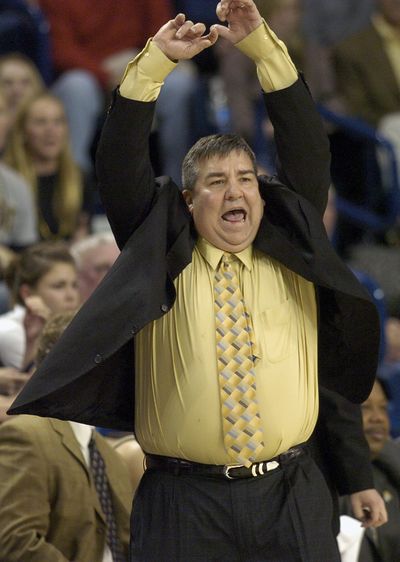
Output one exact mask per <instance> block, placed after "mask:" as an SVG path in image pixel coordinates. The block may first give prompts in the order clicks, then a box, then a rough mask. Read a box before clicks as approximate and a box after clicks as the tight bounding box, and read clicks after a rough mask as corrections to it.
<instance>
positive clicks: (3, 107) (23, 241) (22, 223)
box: [0, 88, 38, 250]
mask: <svg viewBox="0 0 400 562" xmlns="http://www.w3.org/2000/svg"><path fill="white" fill-rule="evenodd" d="M10 125H11V116H10V111H9V109H8V106H7V102H6V98H5V96H4V93H3V92H2V90H1V88H0V245H4V246H7V247H9V248H11V249H13V250H21V249H23V248H25V247H26V246H29V245H31V244H33V243H34V242H37V240H38V231H37V220H36V212H35V208H34V204H33V197H32V191H31V189H30V188H29V186H28V184H27V183H26V181H25V180H24V179H23V178H22V177H21V176H20V175H19V174H17V173H16V172H15V171H14V170H13V169H12V168H10V167H9V166H7V165H6V164H4V163H3V162H2V161H1V154H2V153H3V151H4V148H5V146H6V141H7V136H8V132H9V128H10Z"/></svg>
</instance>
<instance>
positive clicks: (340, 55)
mask: <svg viewBox="0 0 400 562" xmlns="http://www.w3.org/2000/svg"><path fill="white" fill-rule="evenodd" d="M334 60H335V69H336V79H337V84H338V89H339V92H340V93H341V94H342V95H343V98H344V101H345V103H346V107H347V109H348V111H349V112H350V113H351V114H352V115H354V116H356V117H360V118H362V119H364V120H365V121H367V122H368V123H369V124H371V125H372V126H374V127H377V126H378V125H379V123H380V121H381V119H382V118H383V117H385V116H387V115H388V114H391V113H395V112H400V63H399V61H400V4H399V2H398V1H397V0H378V1H377V10H376V12H375V13H374V14H373V15H372V18H371V20H370V22H369V24H368V25H367V26H366V27H365V28H364V29H362V30H361V31H359V32H358V33H357V34H354V35H351V36H350V37H348V38H347V39H345V40H344V41H343V42H341V43H340V44H339V45H338V46H337V47H336V49H335V50H334Z"/></svg>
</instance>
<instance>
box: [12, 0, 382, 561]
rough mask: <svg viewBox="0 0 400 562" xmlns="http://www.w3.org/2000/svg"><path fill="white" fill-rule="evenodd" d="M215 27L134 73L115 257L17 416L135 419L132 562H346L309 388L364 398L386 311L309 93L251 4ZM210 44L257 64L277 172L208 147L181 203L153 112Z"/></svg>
mask: <svg viewBox="0 0 400 562" xmlns="http://www.w3.org/2000/svg"><path fill="white" fill-rule="evenodd" d="M217 14H218V16H219V18H220V20H221V21H225V20H226V21H227V23H228V27H224V26H222V25H216V26H213V27H212V28H211V30H210V33H209V34H208V35H204V26H203V25H202V24H196V25H194V24H193V23H192V22H190V21H185V17H184V16H183V15H182V14H180V15H178V16H177V17H176V18H175V19H174V20H171V21H170V22H168V23H167V24H166V25H165V26H163V27H162V28H161V29H160V30H159V32H158V33H157V34H156V35H155V36H154V38H153V40H152V41H150V42H149V43H148V44H147V46H146V48H145V50H144V51H143V52H142V54H141V55H140V56H139V57H138V58H137V59H135V61H134V62H133V63H131V64H130V65H129V67H128V69H127V71H126V73H125V75H124V78H123V80H122V83H121V87H120V91H119V93H117V94H116V97H115V99H114V102H113V105H112V107H111V109H110V112H109V116H108V120H107V124H106V126H105V128H104V130H103V134H102V139H101V141H100V146H99V151H98V174H99V179H100V189H101V192H102V197H103V201H104V204H105V207H106V209H107V212H108V216H109V220H110V223H111V226H112V228H113V231H114V234H115V236H116V240H117V242H118V244H119V246H120V247H121V248H122V253H121V255H120V257H119V258H118V259H117V261H116V263H115V265H114V267H113V268H112V270H111V271H110V272H109V274H108V275H107V276H106V277H105V279H104V280H103V282H102V283H101V285H100V286H99V288H98V289H97V291H96V292H95V293H94V295H93V296H92V298H91V299H89V301H88V303H87V305H86V306H84V307H83V308H82V309H81V311H80V312H79V313H78V316H77V318H76V320H75V321H74V322H73V323H72V324H71V326H70V327H69V329H67V331H66V332H65V334H64V337H63V338H62V339H61V340H60V342H59V344H58V346H57V349H56V350H55V352H54V353H53V354H52V355H51V356H50V357H49V358H48V360H47V361H46V362H45V363H44V364H43V366H42V369H41V370H40V371H39V372H38V373H37V374H36V376H35V377H34V379H32V380H31V382H30V383H29V384H28V385H27V386H26V387H25V389H24V391H23V393H22V394H21V395H20V396H19V398H18V400H17V401H16V403H15V405H14V408H13V409H12V410H11V413H20V412H27V411H29V412H31V411H33V412H35V413H37V414H39V415H55V416H57V417H61V418H64V417H68V418H70V419H77V420H78V419H79V420H80V421H86V422H89V420H91V421H90V423H93V421H94V420H95V423H96V424H98V425H102V426H108V427H117V428H119V429H131V428H132V425H133V423H132V422H133V419H134V421H135V424H134V425H135V435H136V437H137V439H138V441H139V443H140V445H141V446H142V448H143V449H144V450H145V451H146V453H147V456H146V462H147V468H148V470H147V471H146V473H145V475H144V477H143V479H142V481H141V484H140V486H139V489H138V492H137V496H136V500H135V506H134V512H133V518H132V538H131V542H132V545H131V559H132V560H141V561H143V560H146V561H147V560H182V561H190V560H212V559H218V560H239V559H245V560H248V561H250V560H263V561H272V560H273V561H274V562H276V561H277V560H284V561H285V562H289V561H293V562H294V561H300V560H302V561H303V562H306V561H307V562H321V560H324V561H326V562H335V561H337V560H338V552H337V547H336V543H335V540H334V537H333V533H331V531H330V522H331V521H330V519H331V501H330V497H329V493H328V490H327V487H326V484H325V481H324V479H323V478H322V477H321V474H320V473H319V471H318V469H317V468H316V466H315V464H314V461H313V460H312V459H311V457H310V456H309V455H308V453H307V449H306V447H304V446H303V445H302V444H303V442H305V441H307V440H308V438H309V437H310V435H311V433H312V432H313V429H314V426H315V422H316V418H317V414H318V380H317V378H318V377H317V373H318V375H319V379H320V384H322V385H323V386H325V387H327V388H328V389H331V390H332V391H334V392H338V393H340V394H342V395H343V396H344V397H346V398H347V399H350V400H352V401H354V402H360V401H362V400H364V399H365V397H366V396H367V395H368V393H369V391H370V387H371V385H372V381H373V377H374V370H373V369H371V365H374V366H375V364H376V355H377V349H378V340H379V337H378V333H379V326H378V320H377V314H376V310H375V308H374V306H373V305H372V303H371V301H370V299H369V297H368V295H367V294H366V293H365V291H364V290H363V289H362V288H361V287H360V285H359V284H358V282H357V281H356V280H355V278H354V277H353V276H352V275H351V273H350V272H349V271H348V269H347V268H346V267H345V266H344V265H343V264H342V262H341V261H340V260H339V259H338V257H337V256H336V254H335V252H334V251H333V250H332V248H331V246H330V244H329V242H328V240H327V238H326V233H325V230H324V227H323V225H322V214H323V210H324V207H325V204H326V199H327V190H328V186H329V151H328V143H327V139H326V136H325V134H324V131H323V129H322V125H321V122H320V119H319V116H318V114H317V112H316V111H315V108H314V105H313V103H312V100H311V97H310V95H309V93H308V91H307V88H306V87H305V85H304V83H303V81H302V79H301V78H299V77H298V75H297V71H296V69H295V67H294V65H293V64H292V62H291V60H290V59H289V57H288V55H287V52H286V49H285V47H284V45H283V44H282V43H281V42H279V41H278V40H277V38H276V37H275V35H274V34H273V33H272V32H271V31H270V30H269V28H268V27H267V26H266V24H265V23H264V22H263V21H262V20H261V18H260V15H259V12H258V10H257V9H256V7H255V4H254V2H253V1H252V0H243V1H241V2H239V1H237V0H222V1H221V2H220V3H219V4H218V6H217ZM218 35H220V36H222V37H224V38H225V39H227V40H228V41H230V42H231V43H233V44H235V45H237V46H238V48H240V49H241V50H242V51H243V52H245V53H246V54H247V56H250V58H252V59H253V60H255V61H256V63H257V70H258V73H259V79H260V83H261V85H262V87H263V90H264V92H265V96H264V97H265V102H266V105H267V109H268V113H269V115H270V118H271V121H272V123H273V125H274V128H275V134H276V141H277V147H278V151H279V157H280V162H281V165H280V166H279V172H278V176H277V177H275V178H266V177H260V178H257V176H256V173H255V169H256V168H255V162H254V156H253V154H252V152H251V150H250V148H249V147H248V145H247V144H246V143H245V142H244V141H243V140H242V139H241V138H239V137H237V136H235V135H228V136H224V135H223V136H218V135H217V136H213V137H208V138H206V139H201V140H200V141H199V142H198V143H196V145H195V146H194V147H193V148H192V149H191V151H190V152H189V154H188V155H187V156H186V158H185V162H184V166H183V185H184V188H185V189H184V191H183V194H181V193H180V192H179V190H178V189H177V188H176V186H175V185H174V184H173V183H172V182H171V180H170V179H169V178H165V177H163V178H160V179H157V180H154V177H153V173H152V170H151V166H150V163H149V157H148V142H147V141H148V136H149V132H150V129H151V122H152V117H153V112H154V106H155V103H154V102H155V100H156V98H157V95H158V91H159V89H160V87H161V85H162V82H163V79H164V77H165V75H166V74H168V72H169V71H170V70H172V69H173V67H174V65H175V63H174V62H173V61H176V60H180V59H184V58H191V57H193V56H194V55H195V54H197V53H198V52H200V51H201V50H202V49H204V48H207V47H209V46H210V45H212V44H214V43H215V41H216V40H217V36H218ZM235 256H237V258H236V257H235ZM225 294H231V295H233V296H232V298H228V299H227V300H226V299H225V298H224V297H225ZM317 302H318V315H317ZM232 319H234V320H232ZM225 321H226V325H227V326H228V330H226V329H225V326H223V325H222V324H224V323H225ZM232 322H233V325H232ZM239 324H240V325H241V326H240V328H239ZM229 327H232V328H233V329H232V330H229ZM234 332H236V335H234ZM132 336H134V344H132ZM225 337H227V338H228V340H229V339H230V340H231V341H230V343H227V342H226V341H225ZM239 340H240V341H239ZM217 342H218V345H217ZM233 348H235V350H234V349H233ZM76 349H79V359H77V354H76V353H74V354H73V355H72V354H71V350H76ZM226 350H228V351H229V353H230V354H231V357H230V358H229V359H228V358H227V357H225V351H226ZM237 350H238V351H239V353H236V351H237ZM232 362H233V363H237V364H240V365H241V368H240V369H239V368H237V369H236V371H237V372H238V373H239V375H238V376H239V378H241V377H243V381H242V383H239V384H238V385H237V384H236V382H237V381H236V380H234V379H235V375H236V373H234V372H232V371H233V370H235V369H232V364H233V363H232ZM225 363H226V365H229V367H226V366H224V364H225ZM374 368H375V367H374ZM50 370H52V372H53V373H57V380H54V379H51V377H50ZM132 371H134V374H135V377H134V378H133V377H132ZM224 377H227V378H229V384H228V386H231V387H232V388H231V390H230V389H229V388H228V386H227V384H225V382H224V380H225V379H224ZM236 378H237V377H236ZM231 379H232V380H231ZM230 391H232V395H233V398H234V399H233V400H232V401H231V400H230V399H229V397H227V394H229V392H230ZM245 394H246V395H248V396H244V395H245ZM135 395H136V397H137V400H136V401H135V402H132V399H133V398H134V396H135ZM230 407H232V409H233V414H234V415H230V413H229V408H230ZM237 412H240V414H239V415H237ZM362 507H365V504H364V506H362ZM367 507H370V508H371V517H372V521H373V523H374V524H379V523H380V522H383V521H384V514H383V513H382V510H381V506H380V505H376V503H375V504H374V503H373V502H371V503H369V504H367ZM366 524H368V522H366Z"/></svg>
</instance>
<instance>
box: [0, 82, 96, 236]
mask: <svg viewBox="0 0 400 562" xmlns="http://www.w3.org/2000/svg"><path fill="white" fill-rule="evenodd" d="M5 160H6V162H7V163H8V164H9V165H10V166H12V167H13V168H14V169H15V170H17V171H18V172H19V173H20V174H21V175H22V176H23V177H24V178H25V179H26V180H27V182H28V184H29V185H30V187H31V189H32V191H33V195H34V198H35V201H36V208H37V214H38V222H39V232H40V236H41V238H42V239H71V238H74V239H76V238H80V237H82V236H84V235H86V234H87V232H88V229H89V216H90V207H91V196H90V189H89V188H88V187H87V186H86V185H85V186H84V180H83V177H82V174H81V171H80V170H79V168H78V166H77V165H76V164H75V162H74V161H73V159H72V155H71V151H70V146H69V138H68V126H67V121H66V117H65V112H64V107H63V105H62V103H61V101H60V100H59V99H58V98H57V97H55V96H54V95H52V94H50V93H49V92H40V93H38V94H36V95H34V96H33V97H31V98H29V100H28V101H27V102H26V103H25V104H24V105H23V106H22V108H21V109H20V111H19V112H18V114H17V117H16V120H15V123H14V127H13V129H12V131H11V135H10V139H9V142H8V146H7V150H6V154H5ZM84 195H85V196H84Z"/></svg>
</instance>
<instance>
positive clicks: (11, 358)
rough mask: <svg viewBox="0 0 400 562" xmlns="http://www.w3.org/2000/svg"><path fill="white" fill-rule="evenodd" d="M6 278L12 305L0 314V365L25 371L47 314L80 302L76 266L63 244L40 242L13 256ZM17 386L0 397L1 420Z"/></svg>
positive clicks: (61, 310) (27, 369)
mask: <svg viewBox="0 0 400 562" xmlns="http://www.w3.org/2000/svg"><path fill="white" fill-rule="evenodd" d="M5 278H6V282H7V284H8V286H9V289H10V292H11V297H12V301H13V305H14V306H13V308H12V310H11V311H10V312H7V313H5V314H2V315H1V316H0V364H1V365H2V366H4V367H9V368H13V369H16V370H18V371H21V372H28V371H30V369H31V366H32V361H33V359H34V357H35V354H36V347H37V342H38V338H39V336H40V332H41V330H42V328H43V325H44V323H45V321H46V320H47V319H48V317H49V316H50V314H51V313H55V312H65V311H70V310H75V309H76V308H77V307H78V305H79V293H78V282H77V273H76V267H75V263H74V260H73V257H72V256H71V254H70V253H69V251H68V248H67V247H66V246H65V245H64V244H62V243H60V242H41V243H39V244H36V245H35V246H31V247H30V248H28V249H26V250H24V251H23V252H22V253H21V254H20V255H17V256H15V257H14V259H13V260H12V261H11V262H10V264H9V266H8V268H7V270H6V272H5ZM27 376H28V375H27V374H26V375H25V378H27ZM19 378H20V377H18V380H19ZM18 385H19V383H18ZM18 385H17V388H16V391H15V392H14V393H12V394H10V393H9V392H7V393H5V394H6V396H2V397H1V399H0V421H3V420H4V419H5V418H6V415H5V412H6V410H7V408H8V407H9V406H10V404H11V403H12V401H13V399H14V397H15V394H16V392H17V390H18V389H19V386H18Z"/></svg>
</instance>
